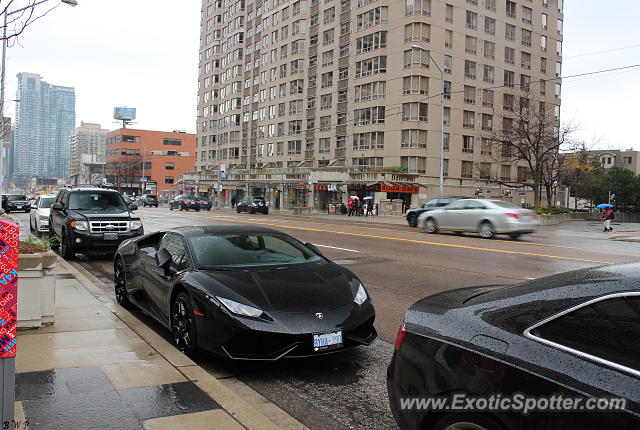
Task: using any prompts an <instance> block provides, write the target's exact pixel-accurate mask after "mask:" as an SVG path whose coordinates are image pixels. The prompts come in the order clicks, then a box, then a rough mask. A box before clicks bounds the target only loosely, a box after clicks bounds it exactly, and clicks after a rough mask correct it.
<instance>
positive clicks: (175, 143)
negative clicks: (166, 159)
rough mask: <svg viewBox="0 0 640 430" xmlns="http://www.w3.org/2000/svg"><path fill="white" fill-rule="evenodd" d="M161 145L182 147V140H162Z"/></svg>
mask: <svg viewBox="0 0 640 430" xmlns="http://www.w3.org/2000/svg"><path fill="white" fill-rule="evenodd" d="M162 144H163V145H171V146H180V145H182V139H162Z"/></svg>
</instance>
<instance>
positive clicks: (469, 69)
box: [464, 60, 476, 79]
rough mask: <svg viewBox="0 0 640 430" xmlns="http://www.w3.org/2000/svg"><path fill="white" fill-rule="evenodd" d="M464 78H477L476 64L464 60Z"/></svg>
mask: <svg viewBox="0 0 640 430" xmlns="http://www.w3.org/2000/svg"><path fill="white" fill-rule="evenodd" d="M464 76H465V77H467V78H471V79H475V78H476V62H475V61H470V60H464Z"/></svg>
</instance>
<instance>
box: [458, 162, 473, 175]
mask: <svg viewBox="0 0 640 430" xmlns="http://www.w3.org/2000/svg"><path fill="white" fill-rule="evenodd" d="M460 177H461V178H465V179H470V178H473V161H463V162H462V163H461V165H460Z"/></svg>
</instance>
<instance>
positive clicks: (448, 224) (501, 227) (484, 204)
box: [418, 199, 538, 239]
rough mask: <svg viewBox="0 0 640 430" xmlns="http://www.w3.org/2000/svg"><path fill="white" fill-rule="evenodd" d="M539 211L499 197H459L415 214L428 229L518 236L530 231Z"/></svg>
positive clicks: (486, 235)
mask: <svg viewBox="0 0 640 430" xmlns="http://www.w3.org/2000/svg"><path fill="white" fill-rule="evenodd" d="M537 225H538V215H536V213H535V212H533V211H531V210H529V209H522V208H519V207H517V206H514V205H512V204H511V203H508V202H503V201H502V200H484V199H462V200H456V201H455V202H453V203H450V204H449V205H447V206H445V207H443V208H438V209H434V210H432V211H429V212H425V213H423V214H422V215H420V217H419V218H418V226H420V227H422V228H423V229H424V230H425V231H426V232H427V233H437V232H438V231H441V230H442V231H454V232H477V233H478V234H480V236H481V237H484V238H487V239H490V238H492V237H493V236H495V235H496V234H508V235H509V236H511V238H512V239H517V238H518V237H520V235H522V234H525V233H533V232H534V231H535V230H536V226H537Z"/></svg>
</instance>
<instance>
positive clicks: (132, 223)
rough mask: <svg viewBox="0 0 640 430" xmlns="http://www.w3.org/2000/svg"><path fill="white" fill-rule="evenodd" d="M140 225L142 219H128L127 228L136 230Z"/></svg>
mask: <svg viewBox="0 0 640 430" xmlns="http://www.w3.org/2000/svg"><path fill="white" fill-rule="evenodd" d="M141 227H142V221H140V220H139V219H134V220H133V221H129V230H138V229H140V228H141Z"/></svg>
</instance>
